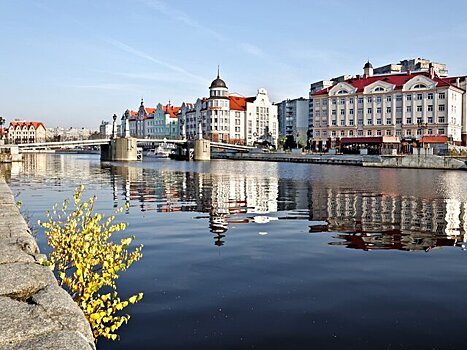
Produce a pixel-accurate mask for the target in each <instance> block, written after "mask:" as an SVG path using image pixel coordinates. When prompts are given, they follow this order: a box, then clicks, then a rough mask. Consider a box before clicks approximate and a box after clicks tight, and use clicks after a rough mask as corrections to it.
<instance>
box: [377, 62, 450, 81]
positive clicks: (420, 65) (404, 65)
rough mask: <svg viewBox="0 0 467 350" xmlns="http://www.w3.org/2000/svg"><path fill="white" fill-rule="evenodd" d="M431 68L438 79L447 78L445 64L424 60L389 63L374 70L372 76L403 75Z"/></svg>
mask: <svg viewBox="0 0 467 350" xmlns="http://www.w3.org/2000/svg"><path fill="white" fill-rule="evenodd" d="M430 66H431V67H433V69H434V71H435V74H436V75H437V76H439V77H447V76H448V69H447V66H446V64H444V63H437V62H431V61H430V60H428V59H426V58H412V59H408V60H402V61H400V62H399V63H390V64H387V65H384V66H381V67H377V68H375V69H374V74H380V75H381V74H394V73H404V72H408V71H411V72H420V71H428V69H429V68H430Z"/></svg>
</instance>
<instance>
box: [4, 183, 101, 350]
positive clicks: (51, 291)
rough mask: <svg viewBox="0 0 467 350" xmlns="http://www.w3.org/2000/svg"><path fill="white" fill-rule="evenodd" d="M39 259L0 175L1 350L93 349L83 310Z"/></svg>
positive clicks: (33, 241) (35, 247)
mask: <svg viewBox="0 0 467 350" xmlns="http://www.w3.org/2000/svg"><path fill="white" fill-rule="evenodd" d="M40 258H41V255H40V253H39V249H38V247H37V243H36V240H35V239H34V238H33V237H32V236H31V232H30V230H29V227H28V225H27V223H26V221H25V220H24V218H23V217H22V215H21V213H20V212H19V210H18V208H17V206H16V203H15V200H14V197H13V195H12V193H11V191H10V188H9V187H8V185H7V184H6V183H5V181H4V179H3V178H2V177H1V175H0V350H26V349H47V350H55V349H57V350H58V349H63V350H66V349H73V350H74V349H76V350H78V349H80V350H83V349H84V350H86V349H88V350H91V349H95V345H94V338H93V336H92V332H91V328H90V326H89V323H88V322H87V320H86V319H85V317H84V315H83V313H82V311H81V309H80V308H79V307H78V306H77V305H76V304H75V303H74V302H73V300H72V299H71V297H70V296H69V295H68V293H67V292H65V290H63V289H62V288H61V287H60V286H59V285H58V283H57V280H56V279H55V277H54V275H53V273H52V272H51V270H50V269H49V268H48V267H46V266H42V265H40V264H39V263H38V260H39V259H40Z"/></svg>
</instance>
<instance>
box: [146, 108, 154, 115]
mask: <svg viewBox="0 0 467 350" xmlns="http://www.w3.org/2000/svg"><path fill="white" fill-rule="evenodd" d="M144 110H145V111H146V113H147V114H151V113H154V112H155V111H156V109H155V108H149V107H146V108H144Z"/></svg>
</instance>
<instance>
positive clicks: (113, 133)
mask: <svg viewBox="0 0 467 350" xmlns="http://www.w3.org/2000/svg"><path fill="white" fill-rule="evenodd" d="M112 119H113V123H112V138H113V139H115V138H116V137H117V135H116V134H115V123H116V121H117V115H116V114H114V115H113V117H112Z"/></svg>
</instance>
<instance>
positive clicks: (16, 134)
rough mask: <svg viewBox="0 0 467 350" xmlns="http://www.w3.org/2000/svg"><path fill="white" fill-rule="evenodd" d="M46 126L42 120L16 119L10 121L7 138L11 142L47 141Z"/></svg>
mask: <svg viewBox="0 0 467 350" xmlns="http://www.w3.org/2000/svg"><path fill="white" fill-rule="evenodd" d="M45 137H46V128H45V126H44V124H43V123H42V122H29V121H25V120H15V121H12V122H10V126H9V127H8V130H7V140H8V143H11V144H20V143H36V142H45Z"/></svg>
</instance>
